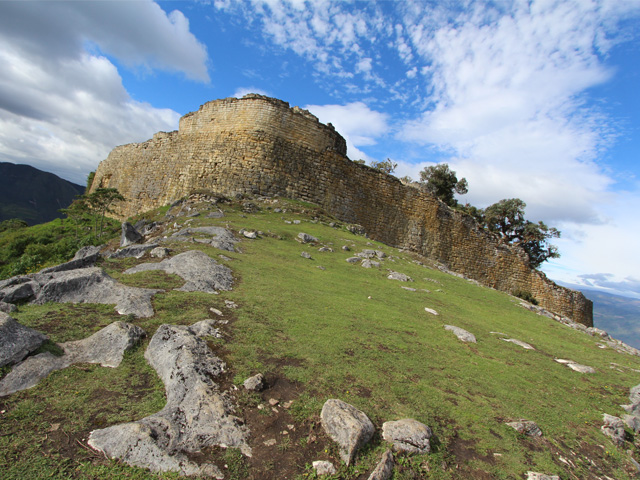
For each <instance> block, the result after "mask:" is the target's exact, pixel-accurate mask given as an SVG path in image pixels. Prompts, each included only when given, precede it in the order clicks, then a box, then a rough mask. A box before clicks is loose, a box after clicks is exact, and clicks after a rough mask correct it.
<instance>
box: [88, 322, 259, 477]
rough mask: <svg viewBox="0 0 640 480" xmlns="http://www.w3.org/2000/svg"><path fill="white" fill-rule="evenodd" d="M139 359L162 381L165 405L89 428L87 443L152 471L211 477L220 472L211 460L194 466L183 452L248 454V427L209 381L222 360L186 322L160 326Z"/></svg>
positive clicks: (213, 377) (221, 368)
mask: <svg viewBox="0 0 640 480" xmlns="http://www.w3.org/2000/svg"><path fill="white" fill-rule="evenodd" d="M145 358H146V359H147V361H148V362H149V364H150V365H151V366H152V367H153V368H154V369H155V370H156V372H157V373H158V375H159V376H160V378H161V379H162V381H163V382H164V384H165V391H166V395H167V404H166V406H165V407H164V408H163V409H162V410H160V411H159V412H157V413H155V414H153V415H150V416H148V417H145V418H143V419H141V420H138V421H135V422H131V423H125V424H120V425H115V426H112V427H108V428H105V429H101V430H94V431H93V432H91V434H90V435H89V439H88V443H89V445H90V446H91V447H93V448H94V449H96V450H98V451H100V452H103V453H104V454H105V455H106V456H108V457H109V458H114V459H115V458H118V459H120V460H122V461H124V462H125V463H127V464H129V465H133V466H138V467H144V468H149V469H150V470H152V471H173V472H178V473H180V474H182V475H200V476H214V477H216V478H221V477H222V475H221V472H220V470H219V469H218V468H217V467H216V466H215V465H213V464H211V463H205V464H202V465H198V464H196V463H195V462H193V461H192V460H190V459H189V457H188V456H187V454H191V453H196V452H200V451H201V450H202V449H204V448H207V447H213V446H222V447H229V448H238V449H240V450H241V451H242V452H243V453H244V454H245V455H249V456H250V455H251V449H250V448H249V446H248V444H247V438H248V436H249V431H248V429H247V428H246V427H245V426H243V425H242V424H241V422H240V420H239V419H238V418H236V417H234V416H233V415H231V412H232V407H231V405H230V403H229V400H228V398H227V397H226V396H225V395H224V394H222V393H220V391H219V387H218V385H217V384H216V383H215V382H214V379H215V378H216V377H218V376H219V375H220V373H221V372H223V371H224V369H225V365H224V362H223V361H222V360H220V359H219V358H218V357H216V356H215V355H213V354H212V353H211V351H210V350H209V348H208V347H207V344H206V342H205V341H204V340H202V339H200V338H198V337H197V336H196V335H194V333H193V332H192V331H191V330H190V329H189V327H186V326H176V325H162V326H160V327H159V328H158V330H157V331H156V333H155V335H154V336H153V338H152V339H151V342H150V343H149V347H148V348H147V351H146V353H145Z"/></svg>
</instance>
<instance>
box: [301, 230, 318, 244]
mask: <svg viewBox="0 0 640 480" xmlns="http://www.w3.org/2000/svg"><path fill="white" fill-rule="evenodd" d="M296 240H297V241H299V242H300V243H318V239H317V238H316V237H314V236H312V235H309V234H308V233H303V232H300V233H299V234H298V236H297V237H296Z"/></svg>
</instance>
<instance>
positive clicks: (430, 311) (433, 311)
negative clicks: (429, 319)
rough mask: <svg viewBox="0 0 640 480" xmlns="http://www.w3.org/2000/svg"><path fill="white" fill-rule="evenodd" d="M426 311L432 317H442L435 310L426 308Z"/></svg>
mask: <svg viewBox="0 0 640 480" xmlns="http://www.w3.org/2000/svg"><path fill="white" fill-rule="evenodd" d="M424 311H425V312H427V313H430V314H431V315H440V314H439V313H438V312H436V311H435V310H434V309H433V308H428V307H424Z"/></svg>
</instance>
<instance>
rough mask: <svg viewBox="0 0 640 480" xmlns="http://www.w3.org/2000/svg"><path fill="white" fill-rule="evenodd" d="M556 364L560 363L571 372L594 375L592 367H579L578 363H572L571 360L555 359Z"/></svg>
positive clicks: (594, 371)
mask: <svg viewBox="0 0 640 480" xmlns="http://www.w3.org/2000/svg"><path fill="white" fill-rule="evenodd" d="M555 361H556V362H558V363H561V364H562V365H566V366H567V367H569V368H570V369H571V370H575V371H576V372H580V373H596V370H595V369H594V368H593V367H588V366H587V365H580V364H579V363H576V362H574V361H573V360H565V359H563V358H556V359H555Z"/></svg>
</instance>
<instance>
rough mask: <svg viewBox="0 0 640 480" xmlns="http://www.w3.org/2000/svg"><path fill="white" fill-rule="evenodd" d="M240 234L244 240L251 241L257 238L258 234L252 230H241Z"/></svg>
mask: <svg viewBox="0 0 640 480" xmlns="http://www.w3.org/2000/svg"><path fill="white" fill-rule="evenodd" d="M240 233H242V235H243V236H244V237H245V238H249V239H251V240H255V239H256V238H258V232H256V231H254V230H242V231H241V232H240Z"/></svg>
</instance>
